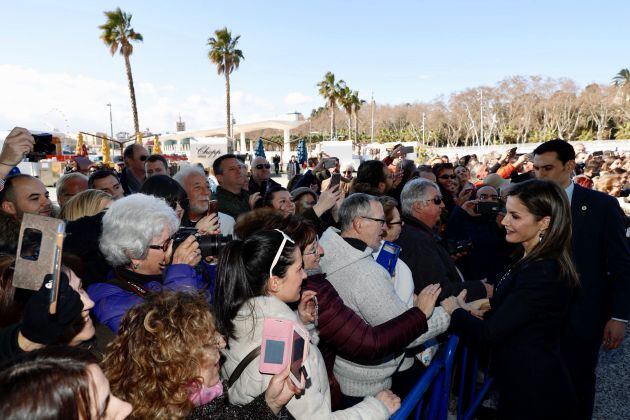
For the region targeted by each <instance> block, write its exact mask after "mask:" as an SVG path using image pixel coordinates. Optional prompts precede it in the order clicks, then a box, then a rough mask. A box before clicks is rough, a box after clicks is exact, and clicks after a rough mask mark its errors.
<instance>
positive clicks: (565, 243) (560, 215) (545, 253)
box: [508, 179, 579, 287]
mask: <svg viewBox="0 0 630 420" xmlns="http://www.w3.org/2000/svg"><path fill="white" fill-rule="evenodd" d="M509 196H512V197H517V198H518V199H519V200H520V201H521V202H522V203H523V205H524V206H525V207H527V210H528V211H529V212H530V213H531V214H533V215H534V218H535V219H536V220H537V221H538V220H541V219H542V218H543V217H547V216H548V217H549V218H550V221H549V227H548V228H547V230H546V231H545V233H544V235H543V236H542V238H541V240H540V242H539V243H538V244H536V246H535V247H534V249H532V251H531V252H530V253H529V254H527V255H526V256H525V257H523V258H522V259H521V260H520V261H518V262H517V263H516V266H524V265H525V264H527V263H530V262H532V261H536V260H541V259H552V260H557V261H558V263H559V264H560V276H561V278H562V279H563V280H564V281H565V282H566V283H567V284H568V285H569V286H571V287H575V286H578V285H579V280H578V275H577V272H576V271H575V266H574V265H573V260H572V258H571V237H572V232H571V231H572V230H571V209H570V206H569V200H568V198H567V195H566V193H565V192H564V191H563V190H562V189H561V188H560V187H559V186H558V185H557V184H555V183H553V182H549V181H541V180H536V179H532V180H529V181H525V182H521V183H518V184H514V186H513V187H512V188H510V190H509V192H508V197H509Z"/></svg>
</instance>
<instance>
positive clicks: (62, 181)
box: [57, 172, 88, 200]
mask: <svg viewBox="0 0 630 420" xmlns="http://www.w3.org/2000/svg"><path fill="white" fill-rule="evenodd" d="M73 179H83V180H85V182H87V181H88V177H87V176H85V175H83V174H82V173H81V172H70V173H69V174H64V175H62V176H61V178H59V180H58V181H57V200H59V197H61V196H62V195H63V194H64V193H65V192H66V191H65V190H66V184H67V183H68V182H70V181H72V180H73Z"/></svg>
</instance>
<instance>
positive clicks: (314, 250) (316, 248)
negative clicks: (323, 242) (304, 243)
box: [302, 242, 319, 256]
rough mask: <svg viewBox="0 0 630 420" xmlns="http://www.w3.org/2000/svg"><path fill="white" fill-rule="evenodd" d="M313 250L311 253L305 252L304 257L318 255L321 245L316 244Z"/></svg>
mask: <svg viewBox="0 0 630 420" xmlns="http://www.w3.org/2000/svg"><path fill="white" fill-rule="evenodd" d="M311 248H312V249H311V250H310V251H308V252H305V253H304V254H302V256H306V255H315V254H318V248H319V244H318V243H317V242H315V244H314V245H313V246H312V247H311Z"/></svg>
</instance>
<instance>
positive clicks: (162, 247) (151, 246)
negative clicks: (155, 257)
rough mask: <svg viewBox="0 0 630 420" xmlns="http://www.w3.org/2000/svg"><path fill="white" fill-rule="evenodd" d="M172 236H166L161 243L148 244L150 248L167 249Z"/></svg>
mask: <svg viewBox="0 0 630 420" xmlns="http://www.w3.org/2000/svg"><path fill="white" fill-rule="evenodd" d="M172 240H173V238H168V239H167V240H166V241H164V243H163V244H162V245H149V248H151V249H161V250H162V251H164V252H166V251H168V247H169V246H170V245H171V241H172Z"/></svg>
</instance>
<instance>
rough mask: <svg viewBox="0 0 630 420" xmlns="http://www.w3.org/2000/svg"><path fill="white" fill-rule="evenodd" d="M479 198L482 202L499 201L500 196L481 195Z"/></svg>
mask: <svg viewBox="0 0 630 420" xmlns="http://www.w3.org/2000/svg"><path fill="white" fill-rule="evenodd" d="M479 198H480V199H482V200H488V199H490V200H498V199H499V196H498V195H495V194H479Z"/></svg>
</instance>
